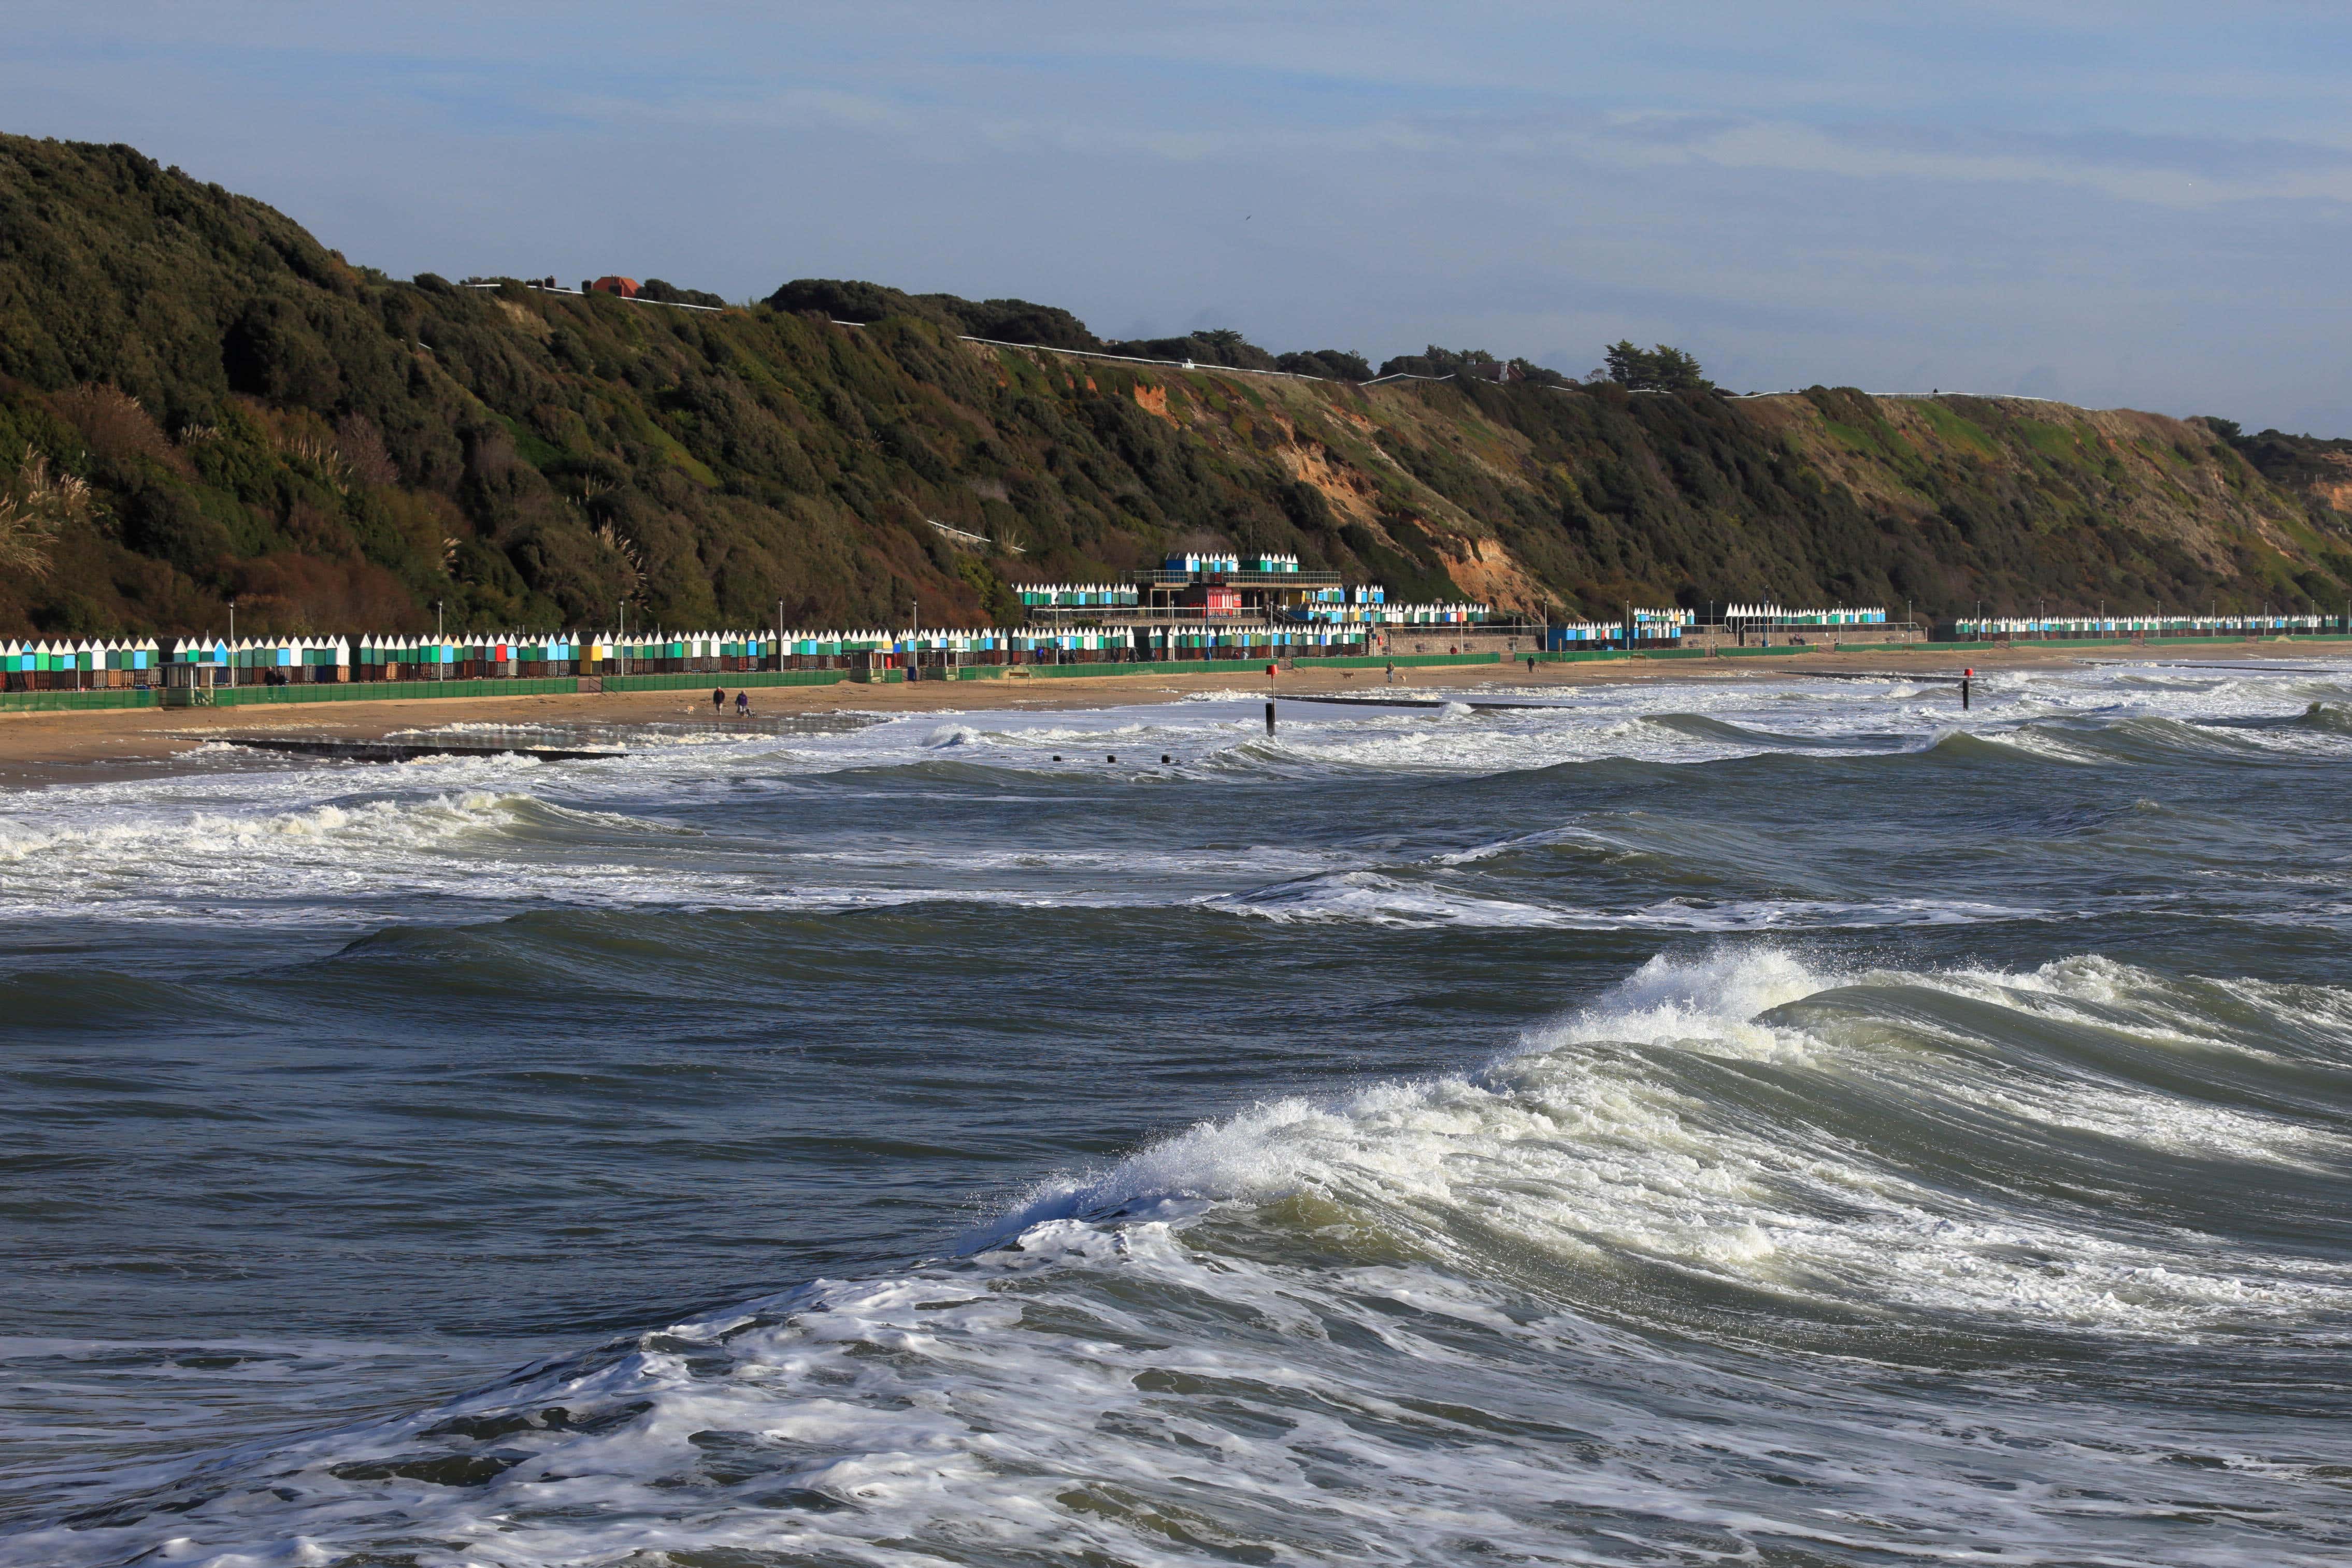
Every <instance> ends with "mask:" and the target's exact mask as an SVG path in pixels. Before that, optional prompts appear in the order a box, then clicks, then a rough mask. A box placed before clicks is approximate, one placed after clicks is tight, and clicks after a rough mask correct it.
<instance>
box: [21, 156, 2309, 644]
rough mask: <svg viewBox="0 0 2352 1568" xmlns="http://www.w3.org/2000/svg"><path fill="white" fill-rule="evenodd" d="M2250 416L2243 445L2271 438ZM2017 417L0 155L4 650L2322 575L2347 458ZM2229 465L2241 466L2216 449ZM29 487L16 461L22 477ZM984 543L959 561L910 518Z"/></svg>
mask: <svg viewBox="0 0 2352 1568" xmlns="http://www.w3.org/2000/svg"><path fill="white" fill-rule="evenodd" d="M2265 442H2271V444H2268V445H2266V444H2264V443H2265ZM2338 446H2340V444H2326V443H2305V444H2302V445H2300V446H2297V445H2295V444H2294V443H2293V442H2290V441H2288V440H2287V438H2283V437H2282V438H2276V440H2275V442H2272V438H2271V437H2269V436H2268V435H2267V434H2266V436H2265V437H2264V438H2262V439H2260V440H2257V441H2255V442H2251V443H2249V442H2240V443H2238V444H2231V443H2230V442H2228V441H2225V440H2223V439H2222V438H2221V436H2220V435H2218V434H2216V433H2215V431H2214V430H2213V429H2212V428H2210V427H2209V426H2208V425H2207V424H2206V423H2204V422H2201V421H2195V422H2187V423H2183V422H2180V421H2177V420H2169V419H2165V418H2161V417H2159V416H2156V415H2150V414H2139V413H2127V412H2110V413H2092V412H2086V411H2083V410H2078V409H2071V408H2065V407H2063V406H2060V405H2056V404H2050V403H2041V402H2024V401H2013V402H2012V401H2004V400H1979V399H1962V398H1942V399H1936V400H1915V399H1900V400H1897V399H1880V398H1872V397H1868V396H1865V395H1864V394H1862V393H1859V392H1852V391H1849V390H1840V389H1827V388H1815V389H1813V390H1811V392H1805V393H1802V394H1792V395H1790V396H1785V397H1773V398H1757V399H1744V400H1736V401H1735V400H1727V399H1724V398H1720V397H1716V396H1712V395H1703V394H1687V395H1674V396H1651V395H1629V394H1627V393H1624V392H1621V391H1619V390H1617V389H1615V388H1610V387H1602V388H1597V389H1590V390H1562V389H1559V388H1555V387H1546V386H1538V385H1529V384H1498V383H1494V382H1479V381H1468V380H1456V381H1453V382H1389V383H1385V384H1381V385H1377V386H1369V387H1366V386H1358V385H1354V384H1351V383H1345V382H1316V381H1309V380H1305V379H1301V378H1291V377H1280V376H1261V375H1247V374H1242V373H1238V372H1234V371H1213V370H1193V371H1185V370H1182V369H1181V368H1173V367H1159V366H1149V365H1136V364H1130V363H1120V362H1117V361H1108V360H1102V359H1082V358H1075V357H1070V356H1066V355H1060V354H1055V353H1052V352H1049V351H1047V350H1043V349H1023V348H1007V347H1003V346H997V345H989V344H981V343H975V342H971V341H966V340H961V339H960V338H959V337H958V336H957V335H956V333H955V330H954V329H953V328H952V326H950V325H945V324H942V322H941V321H940V320H939V319H934V318H933V317H931V316H928V315H921V314H913V315H908V316H906V317H883V318H881V319H876V320H873V321H871V322H869V323H867V324H866V325H864V326H862V327H844V326H841V325H838V324H835V323H834V322H833V321H831V320H829V319H826V317H825V316H824V314H822V313H817V312H808V313H793V312H789V311H780V310H777V309H774V308H770V307H767V306H755V307H751V308H741V309H728V310H724V311H709V312H705V311H692V310H681V309H675V308H665V307H661V306H657V305H648V304H642V303H632V302H628V301H623V300H620V299H616V298H609V297H604V296H597V297H591V298H579V297H575V296H568V295H560V294H551V293H544V292H541V291H537V290H533V289H528V288H525V287H521V286H520V285H513V284H509V285H505V286H502V287H498V288H489V289H477V288H466V287H452V286H450V285H448V284H446V283H442V282H440V281H439V280H437V279H433V278H429V277H428V278H420V279H418V280H416V281H415V282H413V283H400V282H395V281H393V280H391V279H388V278H385V277H382V276H380V275H377V274H373V273H371V272H368V271H366V270H365V269H363V268H359V267H352V266H351V265H349V264H347V263H346V262H344V260H343V259H342V258H341V256H336V255H334V254H333V253H331V252H329V251H327V250H326V249H324V248H323V247H322V246H320V245H319V244H318V242H317V241H316V240H314V239H312V238H311V237H310V235H307V234H305V233H304V232H303V231H302V230H301V229H300V228H299V227H298V226H297V225H293V224H292V223H290V222H289V221H288V220H287V219H286V218H284V217H283V216H282V215H281V214H277V213H274V212H272V211H270V210H269V209H268V208H267V207H265V206H262V205H261V204H258V203H255V202H251V201H249V200H247V199H245V198H242V197H238V196H235V195H233V194H231V193H226V192H224V191H221V190H219V189H218V188H217V187H212V186H205V185H201V184H198V183H195V182H194V181H191V180H188V179H185V178H184V177H183V176H181V175H179V174H177V173H176V172H170V171H164V170H161V169H158V168H157V167H156V166H155V165H154V164H152V162H148V161H147V160H145V159H143V158H141V157H140V156H139V155H138V154H136V153H135V152H131V151H130V150H129V149H124V148H103V147H90V146H82V145H76V144H70V143H57V142H34V141H26V140H24V139H10V138H0V481H5V482H6V483H7V484H8V485H9V486H10V490H11V494H12V495H14V496H15V497H17V498H18V499H19V500H20V501H22V500H23V498H24V497H26V496H27V495H28V494H30V491H31V488H33V487H34V486H31V477H36V476H37V477H39V478H40V481H41V483H42V484H45V485H47V486H50V489H49V490H47V491H44V492H43V494H44V495H47V496H49V497H50V499H49V500H48V501H45V502H43V503H42V504H43V505H45V506H50V507H52V509H56V507H58V505H60V503H58V502H57V501H56V494H57V492H56V486H57V485H58V482H60V481H61V480H66V479H70V480H71V481H73V482H74V483H75V484H77V485H79V486H82V487H83V488H82V489H81V490H80V491H79V492H76V494H77V495H78V496H79V502H78V504H77V505H76V506H74V507H67V508H65V510H64V511H61V512H59V514H58V516H57V517H52V518H50V519H49V522H50V523H51V524H52V525H53V526H54V528H55V531H56V536H57V538H56V543H55V547H54V549H53V552H52V554H53V559H54V563H55V570H53V571H52V572H51V573H50V575H49V576H48V578H47V580H31V579H25V580H8V581H0V633H5V632H19V633H21V632H26V631H30V630H34V629H40V630H50V631H59V632H67V631H71V632H114V631H134V630H136V631H172V630H179V629H184V628H191V627H194V626H199V625H204V624H214V625H217V624H218V623H219V622H220V619H221V617H220V604H221V601H223V600H225V599H226V597H228V596H230V595H232V594H234V595H236V596H237V598H238V602H239V610H238V619H239V624H240V625H241V626H243V625H252V626H254V627H256V628H257V629H273V630H278V629H283V630H299V629H319V630H325V629H329V628H338V629H340V628H345V627H349V626H352V625H353V624H355V623H358V622H366V623H369V624H372V625H376V626H382V627H385V628H387V629H389V628H394V627H399V626H409V627H414V626H417V625H422V624H430V620H431V613H430V609H429V606H430V605H431V604H432V603H433V602H434V601H436V600H437V601H444V602H446V604H448V605H449V606H450V608H451V609H452V611H453V612H457V613H459V614H462V615H463V616H464V617H465V618H466V619H467V621H469V622H473V623H477V624H488V623H492V622H498V623H505V624H528V625H543V624H555V623H570V624H579V623H583V622H597V621H600V620H606V619H609V618H610V617H611V615H612V614H613V613H614V605H615V603H616V602H617V601H624V600H625V601H628V602H629V603H630V604H631V605H633V606H634V609H633V611H632V613H633V615H643V616H646V617H647V618H649V619H652V620H657V621H661V622H667V623H670V624H685V623H688V622H692V623H697V624H712V623H723V622H739V623H764V622H768V621H770V620H772V618H773V617H774V616H775V615H776V613H777V612H778V604H779V601H782V607H783V613H784V614H785V615H786V616H787V617H788V618H791V619H795V620H802V621H823V622H877V621H885V620H893V619H896V618H898V616H900V615H901V614H903V612H904V607H905V606H906V604H907V603H908V601H909V600H919V601H921V602H922V603H923V605H924V607H925V609H924V616H925V619H926V620H927V621H929V620H932V619H934V618H935V617H936V618H937V619H938V620H940V621H949V620H960V621H970V622H977V621H982V620H986V619H993V618H997V617H1001V616H1003V615H1006V614H1010V613H1013V601H1012V599H1011V597H1010V595H1009V593H1008V592H1007V583H1008V581H1009V580H1019V579H1028V580H1066V579H1071V578H1096V577H1101V576H1104V575H1107V574H1108V573H1112V572H1117V571H1123V570H1130V569H1132V568H1134V567H1137V566H1139V565H1143V564H1146V563H1148V562H1150V561H1152V560H1154V559H1157V557H1158V556H1159V555H1160V553H1161V552H1162V551H1163V550H1164V549H1167V548H1168V547H1169V546H1170V545H1171V544H1174V543H1177V542H1179V541H1182V540H1187V539H1195V538H1216V539H1219V540H1223V541H1225V542H1230V543H1232V544H1234V545H1238V546H1241V547H1244V548H1257V549H1278V550H1286V551H1291V552H1295V553H1297V554H1298V555H1299V556H1301V557H1302V558H1304V559H1307V560H1308V561H1311V562H1313V563H1315V564H1317V565H1318V566H1328V567H1331V568H1335V569H1337V570H1341V571H1343V572H1346V573H1349V575H1351V576H1353V577H1357V578H1360V579H1371V580H1381V581H1383V582H1386V583H1387V584H1388V585H1389V586H1390V589H1391V593H1392V594H1393V595H1396V596H1400V597H1403V598H1408V599H1434V598H1470V599H1476V600H1482V601H1487V602H1491V603H1496V604H1500V605H1504V606H1507V607H1509V608H1515V609H1520V610H1528V611H1535V610H1542V611H1544V612H1547V613H1549V614H1551V615H1554V616H1560V615H1578V614H1584V613H1603V612H1609V611H1611V610H1612V608H1613V607H1615V606H1617V605H1619V604H1622V603H1624V602H1626V601H1637V602H1648V603H1669V602H1675V601H1679V602H1683V603H1685V604H1692V605H1699V604H1704V603H1706V602H1710V601H1712V602H1721V601H1726V600H1731V599H1749V598H1764V597H1772V598H1778V599H1780V600H1782V601H1789V602H1800V601H1801V602H1806V603H1815V602H1823V601H1843V602H1847V603H1883V604H1886V605H1889V606H1895V605H1900V604H1902V603H1904V602H1905V601H1912V602H1914V603H1916V606H1917V607H1918V609H1919V610H1920V611H1921V612H1924V613H1928V614H1935V615H1946V614H1951V613H1955V612H1964V611H1965V610H1967V609H1968V608H1969V606H1970V605H1971V604H1972V603H1973V602H1974V601H1976V600H1978V599H1983V600H1985V601H1987V602H1988V604H1989V605H1993V606H2002V605H2006V606H2019V605H2025V604H2031V603H2033V602H2035V601H2039V600H2042V599H2045V598H2046V599H2048V600H2050V601H2052V602H2053V603H2068V604H2074V605H2082V606H2087V605H2089V604H2092V603H2095V602H2097V601H2101V600H2104V601H2106V602H2107V603H2108V604H2109V605H2110V606H2111V607H2116V608H2124V607H2129V606H2134V605H2138V604H2152V603H2159V602H2162V603H2172V604H2176V605H2177V604H2181V603H2188V602H2194V601H2201V600H2205V599H2210V598H2214V597H2221V598H2236V599H2240V600H2242V601H2256V600H2268V601H2271V602H2274V603H2275V602H2283V601H2288V600H2291V599H2293V598H2294V597H2295V596H2298V595H2301V596H2304V597H2308V598H2311V599H2314V600H2315V601H2321V602H2324V603H2335V602H2340V601H2341V599H2342V597H2343V595H2344V593H2345V591H2346V590H2347V584H2352V531H2347V518H2346V516H2345V515H2344V512H2343V508H2344V507H2345V506H2346V504H2347V495H2352V454H2347V453H2346V452H2344V451H2341V450H2337V447H2338ZM2250 455H2251V460H2250ZM36 471H37V474H36ZM932 522H940V523H945V524H947V525H949V526H950V528H955V529H959V530H962V531H963V532H965V533H969V534H976V535H980V536H982V537H983V538H986V539H989V540H992V541H995V542H994V543H993V544H992V545H985V546H981V547H977V548H975V547H971V546H970V545H969V543H968V542H963V543H960V542H958V541H956V540H955V539H953V538H951V537H950V536H948V535H944V534H942V533H941V532H940V530H939V529H936V528H932V527H930V526H929V525H930V524H931V523H932Z"/></svg>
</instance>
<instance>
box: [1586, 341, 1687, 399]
mask: <svg viewBox="0 0 2352 1568" xmlns="http://www.w3.org/2000/svg"><path fill="white" fill-rule="evenodd" d="M1606 358H1607V360H1608V368H1607V369H1606V370H1601V371H1593V372H1592V379H1593V380H1594V381H1611V382H1616V383H1617V384H1618V385H1619V386H1621V387H1623V388H1624V389H1625V390H1626V391H1627V392H1713V391H1714V390H1715V383H1714V382H1711V381H1708V380H1707V379H1706V376H1704V375H1702V374H1700V372H1699V368H1698V361H1697V360H1696V359H1695V358H1693V357H1692V356H1691V355H1689V354H1686V353H1685V352H1684V351H1683V350H1680V349H1677V348H1675V347H1673V346H1672V345H1670V344H1666V343H1660V344H1659V345H1658V346H1657V347H1655V348H1654V349H1638V348H1635V347H1634V346H1633V341H1632V340H1630V339H1627V340H1620V341H1618V342H1616V343H1612V345H1610V347H1609V350H1608V353H1607V355H1606Z"/></svg>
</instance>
